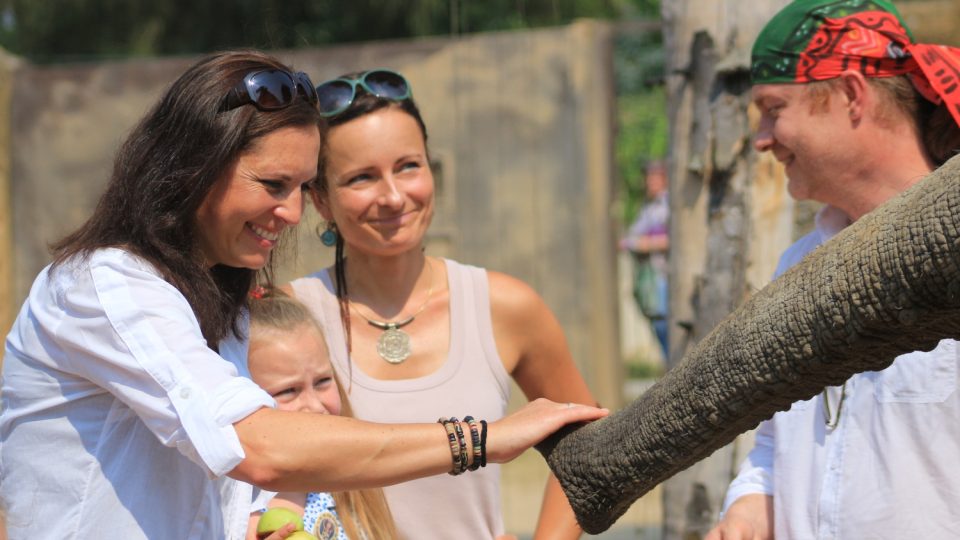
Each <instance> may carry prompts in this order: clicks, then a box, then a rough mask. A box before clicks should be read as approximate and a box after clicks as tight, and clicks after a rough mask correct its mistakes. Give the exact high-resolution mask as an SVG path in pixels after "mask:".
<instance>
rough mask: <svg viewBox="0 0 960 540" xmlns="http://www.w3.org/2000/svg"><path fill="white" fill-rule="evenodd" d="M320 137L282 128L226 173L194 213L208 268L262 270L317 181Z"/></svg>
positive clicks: (297, 218) (310, 128)
mask: <svg viewBox="0 0 960 540" xmlns="http://www.w3.org/2000/svg"><path fill="white" fill-rule="evenodd" d="M319 153H320V133H319V131H317V129H316V128H315V127H313V126H308V127H286V128H282V129H279V130H277V131H275V132H274V133H271V134H269V135H266V136H264V137H263V138H262V140H260V141H258V142H257V144H255V145H254V146H253V148H251V149H250V150H249V151H248V152H246V153H244V154H243V155H241V156H240V158H239V159H237V160H236V162H234V163H233V164H232V165H231V166H230V167H228V168H227V170H226V171H225V174H224V178H223V180H222V181H221V182H218V183H217V185H216V186H214V188H213V190H212V191H211V192H210V196H209V197H207V198H206V200H204V202H203V204H201V205H200V208H199V209H198V210H197V223H198V225H199V231H200V238H199V243H200V250H201V252H202V253H203V256H204V258H205V260H206V262H207V265H208V266H215V265H218V264H223V265H227V266H234V267H237V268H263V267H264V266H265V265H266V264H267V262H268V261H269V259H270V253H271V252H272V250H273V248H274V247H275V246H276V245H277V241H278V240H279V238H280V233H281V232H282V231H283V230H284V229H285V228H286V227H289V226H293V225H296V224H297V223H299V222H300V215H301V213H302V211H303V198H302V195H301V193H302V191H303V190H304V189H305V188H306V186H307V185H308V182H311V181H313V180H314V179H315V178H316V177H317V156H318V155H319Z"/></svg>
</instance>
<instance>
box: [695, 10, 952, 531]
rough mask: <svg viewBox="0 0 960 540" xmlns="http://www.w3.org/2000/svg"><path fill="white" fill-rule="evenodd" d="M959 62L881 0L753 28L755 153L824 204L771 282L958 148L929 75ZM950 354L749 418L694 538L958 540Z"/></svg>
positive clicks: (943, 96)
mask: <svg viewBox="0 0 960 540" xmlns="http://www.w3.org/2000/svg"><path fill="white" fill-rule="evenodd" d="M957 53H958V51H957V50H956V49H950V48H947V47H941V46H931V45H917V44H914V43H913V39H912V37H911V35H910V32H909V30H907V27H906V25H905V24H904V22H903V20H902V19H901V18H900V16H899V14H898V13H897V11H896V9H895V8H894V7H893V5H892V4H890V3H888V2H886V1H884V0H873V1H870V2H862V1H854V0H843V1H836V0H834V1H823V0H820V1H810V0H806V1H796V2H793V3H791V4H790V5H788V6H787V7H786V8H784V9H783V10H782V11H780V12H779V13H778V14H777V15H776V16H775V17H774V18H773V19H772V20H771V21H770V22H769V23H768V24H767V25H766V27H765V28H764V29H763V31H762V32H761V33H760V35H759V37H758V38H757V41H756V43H755V45H754V47H753V58H752V75H753V82H754V87H753V100H754V103H755V104H756V105H757V107H758V108H759V109H760V112H761V119H760V125H759V128H758V132H757V134H756V138H755V141H754V145H755V146H756V148H757V149H758V150H760V151H769V152H773V154H774V156H775V157H776V158H777V159H778V160H779V161H781V162H782V163H783V164H784V166H785V168H786V173H787V176H788V178H789V184H788V189H789V191H790V194H791V195H792V196H793V197H794V198H796V199H813V200H816V201H820V202H823V203H825V204H826V206H824V207H823V209H822V210H821V211H820V212H819V213H818V214H817V216H816V228H815V230H814V231H813V232H811V233H810V234H808V235H806V236H805V237H803V238H801V239H800V240H798V241H797V242H796V243H795V244H794V245H793V246H791V247H790V248H789V249H787V251H786V252H785V253H784V254H783V256H782V257H781V259H780V265H779V268H778V270H777V274H778V275H779V274H781V273H783V272H784V271H785V270H786V269H788V268H789V267H791V266H792V265H794V264H796V263H797V262H798V261H800V260H801V259H802V258H803V256H804V255H806V254H807V253H808V252H810V251H812V250H813V249H815V248H816V247H817V246H818V245H820V244H822V243H823V242H826V241H827V240H829V239H830V238H831V237H832V236H833V235H835V234H836V233H837V232H839V231H840V230H842V229H843V228H844V227H846V226H847V225H849V224H850V223H851V222H852V221H855V220H857V219H858V218H860V217H861V216H863V215H864V214H866V213H868V212H870V211H872V210H873V209H874V208H876V207H878V206H880V205H881V204H882V203H883V202H885V201H886V200H888V199H889V198H891V197H894V196H895V195H897V194H898V193H900V192H902V191H904V190H906V189H907V188H909V187H910V186H911V185H913V184H914V183H916V182H917V181H919V180H921V179H922V178H923V177H924V176H926V175H927V174H929V173H930V172H931V171H932V170H933V169H934V168H936V167H937V166H939V165H940V164H942V163H943V162H944V161H945V160H946V159H947V158H949V157H950V156H952V155H953V154H954V153H955V152H956V151H957V149H958V148H960V144H958V142H960V137H958V135H960V131H958V127H957V122H958V121H960V96H958V95H957V94H956V93H955V92H953V91H952V87H950V86H948V85H944V82H945V79H943V78H941V77H940V76H939V75H937V73H938V72H941V70H943V71H942V72H943V73H957V72H958V71H957V68H958V67H960V55H958V54H957ZM946 82H949V81H946ZM951 111H952V114H953V116H952V117H951ZM957 345H958V344H957V342H956V341H953V340H943V341H941V342H940V343H939V344H938V346H937V347H936V348H935V349H933V350H932V351H929V352H921V351H918V352H913V353H909V354H906V355H902V356H900V357H898V358H897V359H896V360H895V361H894V362H893V364H892V365H891V366H890V367H888V368H887V369H885V370H883V371H879V372H867V373H860V374H857V375H854V376H853V377H851V378H850V379H849V380H848V381H847V382H846V383H845V384H843V385H842V386H840V387H832V388H827V389H826V390H824V392H823V393H822V394H820V395H818V396H817V397H814V398H812V399H810V400H808V401H801V402H797V403H794V404H793V406H792V407H791V408H790V410H788V411H785V412H780V413H777V414H776V415H774V416H773V418H772V419H770V420H768V421H766V422H764V423H762V424H761V425H760V427H759V429H758V430H757V433H756V446H755V448H754V449H753V451H752V452H751V453H750V454H749V456H748V457H747V459H746V460H745V462H744V463H743V465H742V467H741V469H740V473H739V474H738V475H737V478H736V479H735V480H734V481H733V483H732V484H731V486H730V489H729V491H728V493H727V497H726V503H725V506H726V511H725V513H724V516H723V519H722V520H721V522H720V523H719V524H718V526H717V527H716V528H715V529H714V530H713V531H711V533H710V534H709V535H708V537H707V538H708V539H710V540H718V539H725V540H731V539H769V538H774V537H776V538H780V539H783V538H837V539H844V538H849V539H861V538H877V539H881V538H890V539H902V538H912V537H916V538H937V539H939V538H943V539H946V538H957V537H960V521H958V520H957V514H956V508H957V507H958V505H960V472H958V469H957V468H956V467H955V466H954V463H955V462H956V457H957V456H960V429H958V426H957V418H960V392H958V391H957V379H958V376H960V349H958V346H957Z"/></svg>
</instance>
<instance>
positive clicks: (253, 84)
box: [220, 69, 317, 111]
mask: <svg viewBox="0 0 960 540" xmlns="http://www.w3.org/2000/svg"><path fill="white" fill-rule="evenodd" d="M298 94H299V95H300V96H302V97H303V98H304V99H305V100H307V101H308V102H310V103H312V104H314V105H315V104H316V103H317V91H316V89H315V88H314V87H313V81H311V80H310V77H309V76H308V75H307V74H306V73H304V72H302V71H298V72H296V73H290V72H289V71H284V70H281V69H263V70H259V71H251V72H250V73H247V74H246V75H244V76H243V80H242V81H240V82H239V83H237V86H235V87H233V89H232V90H230V92H229V93H228V94H227V97H225V98H224V101H223V106H222V107H221V109H220V110H221V111H229V110H231V109H236V108H237V107H240V106H241V105H246V104H248V103H253V104H254V105H256V106H257V108H258V109H260V110H264V111H273V110H276V109H283V108H284V107H288V106H290V104H291V103H293V100H294V99H296V97H297V95H298Z"/></svg>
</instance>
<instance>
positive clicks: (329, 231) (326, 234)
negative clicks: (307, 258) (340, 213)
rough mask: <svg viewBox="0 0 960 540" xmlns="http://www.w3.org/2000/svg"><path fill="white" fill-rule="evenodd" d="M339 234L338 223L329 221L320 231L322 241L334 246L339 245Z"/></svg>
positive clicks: (326, 244)
mask: <svg viewBox="0 0 960 540" xmlns="http://www.w3.org/2000/svg"><path fill="white" fill-rule="evenodd" d="M337 236H338V235H337V224H336V223H334V222H332V221H328V222H327V227H326V228H325V229H324V230H323V232H322V233H320V241H321V242H322V243H323V245H325V246H327V247H333V246H335V245H337Z"/></svg>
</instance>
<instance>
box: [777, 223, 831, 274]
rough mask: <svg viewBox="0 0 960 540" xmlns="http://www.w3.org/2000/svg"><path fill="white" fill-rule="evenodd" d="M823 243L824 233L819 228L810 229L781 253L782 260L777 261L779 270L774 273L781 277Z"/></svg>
mask: <svg viewBox="0 0 960 540" xmlns="http://www.w3.org/2000/svg"><path fill="white" fill-rule="evenodd" d="M822 243H823V235H822V234H821V233H820V231H818V230H813V231H810V232H809V233H807V234H806V235H804V236H802V237H801V238H800V239H799V240H797V241H796V242H794V243H793V244H791V245H790V247H788V248H787V249H786V250H785V251H784V252H783V254H782V255H780V261H779V262H778V263H777V271H776V273H775V274H774V277H779V276H780V275H781V274H783V273H784V272H786V271H787V270H789V269H790V268H791V267H793V266H794V265H796V264H797V263H799V262H800V261H801V260H803V258H804V257H806V255H807V254H808V253H810V252H811V251H813V250H814V249H816V248H817V246H819V245H820V244H822Z"/></svg>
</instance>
